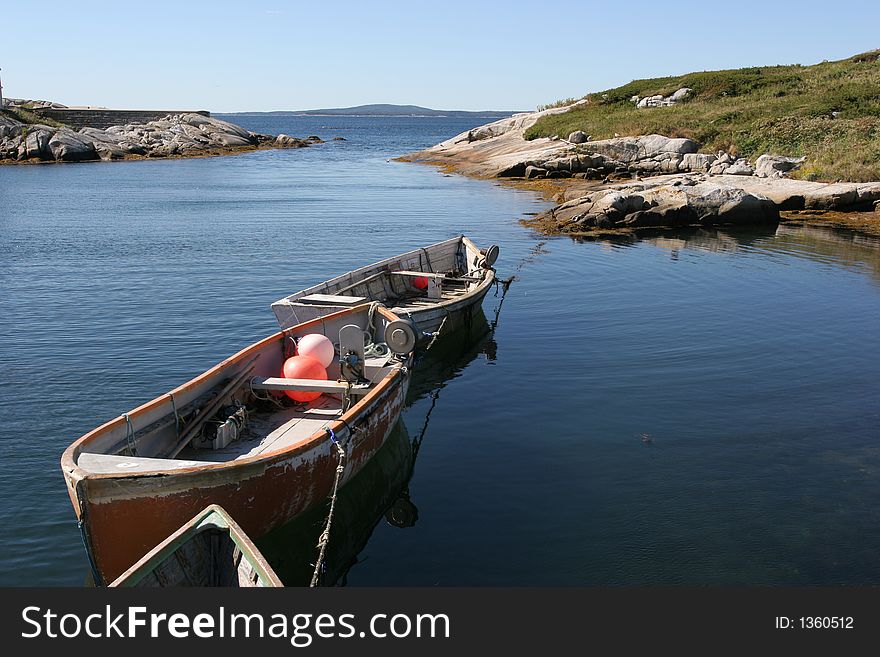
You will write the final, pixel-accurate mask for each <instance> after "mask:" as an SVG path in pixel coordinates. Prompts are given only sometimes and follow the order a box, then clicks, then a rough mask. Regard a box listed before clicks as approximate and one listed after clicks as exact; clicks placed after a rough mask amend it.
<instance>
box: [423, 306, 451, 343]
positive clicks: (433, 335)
mask: <svg viewBox="0 0 880 657" xmlns="http://www.w3.org/2000/svg"><path fill="white" fill-rule="evenodd" d="M447 319H449V311H448V310H447V311H446V317H444V318H443V321H442V322H440V327H439V328H438V329H437V330H436V331H434V332H433V333H425V335H426V336H427V335H430V336H431V341H430V342H429V343H428V346H427V347H425V351H427V350H428V349H430V348H431V347H433V346H434V343H435V342H437V338H439V337H440V334H441V333H442V332H443V327H444V326H446V320H447Z"/></svg>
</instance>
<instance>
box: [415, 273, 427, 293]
mask: <svg viewBox="0 0 880 657" xmlns="http://www.w3.org/2000/svg"><path fill="white" fill-rule="evenodd" d="M413 287H415V288H418V289H419V290H427V289H428V277H427V276H416V277H415V278H414V279H413Z"/></svg>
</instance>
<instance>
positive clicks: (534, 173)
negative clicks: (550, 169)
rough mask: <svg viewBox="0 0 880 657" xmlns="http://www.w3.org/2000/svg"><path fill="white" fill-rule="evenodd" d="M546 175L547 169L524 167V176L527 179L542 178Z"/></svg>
mask: <svg viewBox="0 0 880 657" xmlns="http://www.w3.org/2000/svg"><path fill="white" fill-rule="evenodd" d="M546 175H547V169H542V168H541V167H533V166H528V167H526V173H525V176H526V178H527V179H532V178H544V177H545V176H546Z"/></svg>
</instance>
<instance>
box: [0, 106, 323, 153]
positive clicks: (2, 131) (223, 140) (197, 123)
mask: <svg viewBox="0 0 880 657" xmlns="http://www.w3.org/2000/svg"><path fill="white" fill-rule="evenodd" d="M44 107H59V106H58V105H57V104H53V103H47V102H46V101H22V100H14V99H13V100H12V101H11V105H7V106H6V107H4V109H3V110H0V164H44V163H54V162H90V161H91V162H94V161H100V160H103V161H116V160H143V159H156V158H191V157H213V156H218V155H235V154H238V153H244V152H249V151H255V150H265V149H275V148H305V147H308V146H311V145H313V144H320V143H323V141H322V140H321V139H320V138H319V137H316V136H314V135H313V136H310V137H307V138H305V139H299V138H297V137H291V136H289V135H284V134H281V135H264V134H261V133H256V132H251V131H249V130H246V129H244V128H242V127H241V126H238V125H236V124H234V123H230V122H228V121H222V120H220V119H215V118H211V117H209V116H205V115H203V114H197V113H180V114H168V115H166V116H164V117H161V118H158V119H155V120H150V121H143V122H133V123H125V124H122V125H112V126H110V127H107V128H94V127H83V128H80V129H78V130H77V129H74V128H73V127H71V126H68V125H65V124H64V123H61V122H59V121H57V120H52V119H50V118H47V117H44V116H40V115H39V114H38V113H37V112H38V111H39V109H40V108H44Z"/></svg>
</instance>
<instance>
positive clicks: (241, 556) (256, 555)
mask: <svg viewBox="0 0 880 657" xmlns="http://www.w3.org/2000/svg"><path fill="white" fill-rule="evenodd" d="M110 586H111V587H113V586H120V587H141V588H160V587H161V588H167V587H176V586H227V587H236V588H238V587H241V588H254V587H260V586H271V587H283V586H284V584H282V583H281V580H280V579H279V578H278V575H276V574H275V571H273V570H272V567H271V566H270V565H269V563H268V562H267V561H266V559H265V558H264V557H263V555H262V554H260V551H259V550H258V549H257V546H255V545H254V544H253V542H252V541H251V539H250V538H248V536H247V534H245V533H244V531H243V530H242V528H241V527H239V526H238V524H237V523H236V522H235V521H234V520H233V519H232V518H231V517H230V516H229V514H228V513H226V511H224V510H223V508H222V507H220V506H218V505H216V504H212V505H211V506H209V507H206V508H205V509H204V510H203V511H202V512H201V513H199V514H198V515H197V516H196V517H195V518H193V519H192V520H190V521H189V522H188V523H186V524H185V525H184V526H183V527H181V528H180V529H178V530H177V531H176V532H174V533H173V534H172V535H171V536H169V537H168V538H166V539H165V540H164V541H162V542H161V543H159V545H157V546H156V547H154V548H153V549H152V550H150V551H149V552H148V553H147V554H145V555H144V556H143V557H141V559H140V560H139V561H138V562H137V563H136V564H134V565H133V566H132V567H131V568H129V569H128V570H126V571H125V572H124V573H122V575H120V576H119V577H118V578H116V580H115V581H114V582H113V583H112V584H110Z"/></svg>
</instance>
